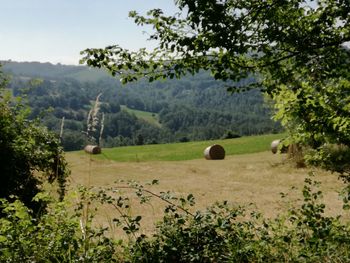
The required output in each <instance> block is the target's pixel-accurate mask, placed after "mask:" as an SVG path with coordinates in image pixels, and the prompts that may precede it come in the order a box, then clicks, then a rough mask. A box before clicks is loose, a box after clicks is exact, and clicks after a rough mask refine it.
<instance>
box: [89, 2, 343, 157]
mask: <svg viewBox="0 0 350 263" xmlns="http://www.w3.org/2000/svg"><path fill="white" fill-rule="evenodd" d="M176 4H177V6H178V7H179V11H180V12H179V13H177V14H175V15H172V16H167V15H164V13H163V12H162V10H160V9H153V10H150V11H149V12H148V13H147V16H142V15H139V14H138V13H136V12H135V11H132V12H130V14H129V15H130V16H131V17H132V18H133V19H134V21H135V23H136V24H138V25H140V26H146V25H150V26H152V27H153V29H154V32H153V33H152V34H151V35H150V39H151V40H156V41H158V46H157V47H156V48H155V49H154V50H152V51H147V50H146V49H140V50H139V51H135V52H134V51H129V50H127V49H123V48H121V47H120V46H117V45H116V46H109V47H106V48H104V49H87V50H85V51H83V52H82V54H84V55H85V56H84V57H83V59H82V62H86V63H87V64H88V65H89V66H93V67H98V68H105V69H107V70H108V71H109V72H110V73H111V74H112V75H113V76H116V75H120V78H121V81H122V82H123V83H127V82H130V81H134V80H137V79H139V78H141V77H143V78H147V79H148V80H149V81H154V80H156V79H162V78H174V77H178V78H179V77H182V76H184V75H186V74H188V73H191V74H195V73H197V72H198V71H199V70H201V69H204V70H209V71H210V72H211V73H212V74H213V76H214V77H215V78H216V79H220V80H224V81H226V83H227V86H228V90H230V91H240V90H247V89H251V88H260V89H261V90H263V91H265V92H267V94H269V95H270V96H271V97H272V98H273V99H274V100H275V102H276V103H277V104H276V108H277V110H278V113H277V114H276V118H277V119H279V120H281V121H282V123H283V124H284V125H285V127H287V128H290V129H289V131H290V132H291V138H292V139H293V140H294V141H296V142H303V143H306V144H309V145H310V146H311V147H312V148H314V149H315V150H316V151H317V152H318V153H321V152H322V149H323V145H324V144H325V143H328V144H329V143H337V144H343V145H345V146H346V147H349V146H350V140H349V138H350V117H349V114H348V112H349V108H350V106H349V104H350V93H349V90H350V82H349V80H350V72H349V70H348V68H349V64H350V51H349V49H348V48H347V45H348V43H349V41H350V16H349V13H350V2H349V1H344V0H318V1H306V0H289V1H277V0H271V1H266V0H177V1H176ZM252 77H253V78H254V80H252ZM242 80H243V81H242ZM244 80H246V81H245V83H244ZM237 81H240V85H235V84H234V83H237Z"/></svg>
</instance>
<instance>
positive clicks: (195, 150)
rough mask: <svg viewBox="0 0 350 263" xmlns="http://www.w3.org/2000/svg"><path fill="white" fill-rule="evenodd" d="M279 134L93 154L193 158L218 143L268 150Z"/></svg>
mask: <svg viewBox="0 0 350 263" xmlns="http://www.w3.org/2000/svg"><path fill="white" fill-rule="evenodd" d="M282 137H283V134H271V135H261V136H248V137H242V138H236V139H226V140H213V141H199V142H186V143H172V144H159V145H158V144H155V145H142V146H127V147H116V148H104V149H103V150H102V154H101V155H96V156H94V158H98V159H108V160H114V161H120V162H141V161H142V162H143V161H183V160H194V159H200V158H203V152H204V150H205V148H207V147H208V146H210V145H213V144H220V145H221V146H222V147H223V148H224V149H225V152H226V155H237V154H247V153H257V152H263V151H268V150H270V144H271V142H272V141H273V140H275V139H280V138H282Z"/></svg>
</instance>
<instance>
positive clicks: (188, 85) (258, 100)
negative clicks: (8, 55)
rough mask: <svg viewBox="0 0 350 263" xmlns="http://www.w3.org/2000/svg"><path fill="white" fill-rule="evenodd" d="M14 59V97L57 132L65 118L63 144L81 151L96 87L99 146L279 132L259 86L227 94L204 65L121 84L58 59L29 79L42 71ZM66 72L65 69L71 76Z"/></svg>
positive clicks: (9, 70) (12, 83) (32, 114)
mask: <svg viewBox="0 0 350 263" xmlns="http://www.w3.org/2000/svg"><path fill="white" fill-rule="evenodd" d="M13 65H14V66H12V67H11V64H9V65H7V70H8V72H11V73H12V75H13V76H12V81H11V83H10V87H11V89H12V91H13V94H14V95H15V96H22V97H23V96H25V97H26V100H27V101H28V104H29V105H30V107H31V114H30V118H32V119H34V118H40V119H41V120H42V122H43V123H44V125H46V126H47V127H48V128H49V129H50V130H52V131H55V132H56V133H60V129H61V126H62V119H63V118H64V124H63V126H64V130H63V134H62V135H63V136H62V143H63V146H64V148H65V150H80V149H82V148H83V147H84V145H85V144H86V143H87V138H86V136H85V131H86V129H87V116H88V112H89V110H90V109H91V107H92V104H93V101H94V100H95V98H96V96H97V95H98V94H100V93H101V94H102V95H101V98H100V106H99V112H100V116H99V117H100V118H101V117H102V116H101V114H102V113H103V114H104V130H103V134H102V137H101V138H102V140H101V142H100V143H101V145H102V146H103V147H115V146H124V145H135V144H155V143H168V142H178V141H190V140H191V141H192V140H210V139H218V138H223V137H225V136H227V134H231V136H228V137H232V136H234V137H237V136H246V135H254V134H264V133H272V132H279V131H281V126H280V125H279V123H277V122H275V121H273V120H271V115H272V113H271V107H269V106H268V105H267V104H266V103H265V101H264V97H263V96H262V95H261V94H260V93H259V92H256V91H251V92H247V93H246V94H231V95H230V94H229V93H228V92H227V90H226V88H225V85H224V83H218V82H217V81H215V80H214V79H213V78H212V77H211V76H210V75H209V74H208V73H207V72H205V71H203V72H201V73H200V74H199V75H198V76H195V77H193V76H187V77H185V78H184V79H181V80H171V81H163V82H162V81H158V82H155V83H152V84H149V83H148V82H146V81H141V82H139V83H132V84H129V85H126V86H125V87H123V86H122V85H121V84H120V83H119V82H118V81H116V80H114V79H111V78H107V77H104V78H97V79H96V80H95V81H90V80H88V81H83V80H82V79H77V78H71V77H70V78H68V77H64V78H60V77H61V76H62V75H61V74H62V67H64V66H62V65H59V66H58V65H50V68H55V67H58V70H57V76H56V77H57V78H55V75H54V73H55V72H54V71H52V72H50V74H48V75H47V76H45V75H41V77H40V78H39V79H37V80H36V81H33V80H32V79H30V78H28V75H32V77H36V76H40V75H39V73H38V75H35V74H33V72H32V71H33V69H31V71H27V72H26V71H25V70H24V69H25V67H24V66H23V65H22V71H19V70H18V69H17V68H18V67H19V66H18V65H20V63H13ZM25 65H26V64H25ZM29 65H31V64H30V63H29V64H28V66H29ZM35 65H37V64H35ZM39 65H40V66H41V67H43V66H45V65H42V64H39ZM23 68H24V69H23ZM70 68H71V67H67V69H66V71H65V72H68V73H69V72H70V71H69V69H70ZM5 69H6V68H5ZM73 69H74V68H73ZM16 70H17V71H18V74H16ZM85 70H86V69H85ZM43 72H45V71H43ZM68 73H67V75H64V76H71V75H70V74H68ZM29 77H30V76H29ZM121 105H125V106H126V107H128V108H130V109H135V110H141V111H147V112H151V113H153V114H155V115H157V116H158V121H159V125H154V124H152V123H149V122H147V121H145V120H143V119H140V118H137V116H135V115H134V114H132V113H130V112H128V111H125V110H123V109H122V108H121Z"/></svg>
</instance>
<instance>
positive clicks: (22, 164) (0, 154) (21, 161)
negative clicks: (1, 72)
mask: <svg viewBox="0 0 350 263" xmlns="http://www.w3.org/2000/svg"><path fill="white" fill-rule="evenodd" d="M0 85H1V88H0V149H1V151H0V167H1V168H0V197H1V198H7V199H8V200H15V199H19V200H21V201H22V202H23V203H24V204H25V205H26V206H27V207H29V208H31V209H32V210H33V212H34V213H35V214H37V213H40V212H41V211H43V210H44V206H45V205H44V203H43V202H36V201H34V200H33V197H34V196H35V195H36V194H37V193H39V192H41V191H42V188H41V187H42V184H43V183H44V182H49V183H53V182H55V181H57V182H58V193H59V197H60V199H63V196H64V191H65V181H66V176H67V173H68V171H67V168H66V162H65V160H64V157H63V152H62V148H61V147H60V144H59V141H58V138H57V136H55V135H54V134H53V133H50V132H49V131H48V130H47V129H46V128H45V127H44V126H42V125H40V124H39V123H38V122H37V121H30V120H28V119H27V113H26V110H25V108H23V106H22V105H21V103H20V102H18V101H15V100H13V99H12V97H11V96H10V94H9V93H8V92H6V90H5V86H6V81H5V80H3V81H2V83H1V84H0Z"/></svg>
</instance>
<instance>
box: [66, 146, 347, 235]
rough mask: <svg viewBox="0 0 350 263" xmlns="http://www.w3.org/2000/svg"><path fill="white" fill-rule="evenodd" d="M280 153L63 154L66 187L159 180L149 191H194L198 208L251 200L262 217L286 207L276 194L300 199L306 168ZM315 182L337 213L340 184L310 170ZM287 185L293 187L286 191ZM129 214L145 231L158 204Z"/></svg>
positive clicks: (330, 210)
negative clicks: (212, 156)
mask: <svg viewBox="0 0 350 263" xmlns="http://www.w3.org/2000/svg"><path fill="white" fill-rule="evenodd" d="M284 158H286V157H285V155H279V154H277V155H273V154H271V153H270V152H262V153H256V154H245V155H234V156H227V157H226V159H225V160H218V161H208V160H205V159H198V160H190V161H176V162H175V161H169V162H166V161H160V162H156V161H154V162H153V161H152V162H138V163H137V162H114V161H107V160H91V159H90V157H89V155H88V154H86V155H81V154H76V153H68V154H67V159H68V161H69V163H70V168H71V170H72V176H71V183H70V187H71V188H74V187H75V186H76V185H78V184H83V185H87V186H113V185H115V184H114V182H115V181H117V180H120V179H124V180H136V181H139V182H140V183H145V182H149V181H151V180H153V179H159V181H160V185H158V186H152V188H151V189H152V190H153V191H156V192H157V191H158V192H159V191H166V190H170V191H172V192H174V193H176V194H178V195H184V196H186V195H187V194H189V193H193V194H194V196H195V197H196V200H197V206H196V208H197V209H201V208H204V207H206V206H208V205H210V204H212V203H213V202H215V201H220V200H228V201H229V202H231V203H234V204H249V203H254V204H255V205H256V207H257V209H259V211H261V212H263V214H264V215H265V216H267V217H273V216H275V215H277V214H278V213H280V212H282V211H283V210H285V209H286V204H285V203H283V202H282V201H281V198H280V193H281V192H284V193H290V200H294V199H297V198H301V192H300V190H301V189H302V187H303V182H304V178H305V176H306V175H307V174H308V173H309V172H310V171H311V169H307V168H299V169H296V168H294V167H293V166H292V165H290V164H288V163H287V164H286V163H285V161H284ZM314 171H315V174H316V175H317V176H316V177H315V179H316V180H318V181H321V182H322V188H321V189H322V191H323V192H324V196H325V203H326V204H327V207H328V208H327V209H328V210H327V213H328V214H331V215H336V214H338V213H340V212H341V211H342V209H341V206H342V202H341V201H340V199H339V197H338V194H337V191H339V190H340V189H341V187H342V186H343V185H342V183H341V181H339V180H338V179H337V176H336V175H334V174H330V173H327V172H324V171H321V170H315V169H314ZM292 187H296V190H293V191H291V188H292ZM133 207H134V208H133V211H132V213H135V214H142V215H143V222H144V224H145V228H144V231H146V232H147V231H150V229H152V228H151V226H152V225H153V222H154V221H155V220H156V219H157V218H159V216H160V215H161V211H162V208H163V205H162V203H159V202H157V203H155V204H153V206H143V207H140V206H139V205H137V204H136V203H135V204H134V206H133ZM112 217H113V209H102V212H101V214H100V215H99V219H98V220H101V223H102V222H103V221H104V220H105V221H106V222H103V224H106V223H108V222H107V221H108V220H107V219H108V218H112Z"/></svg>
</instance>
